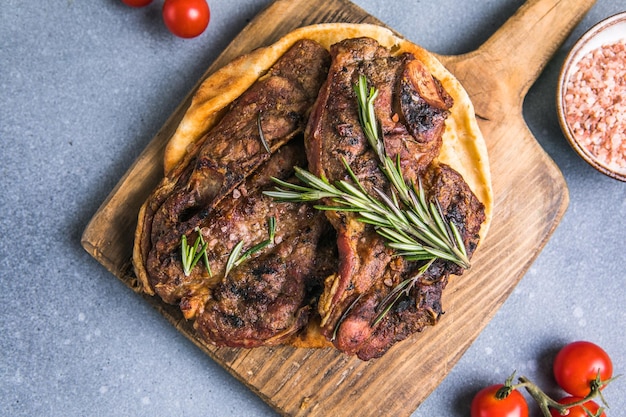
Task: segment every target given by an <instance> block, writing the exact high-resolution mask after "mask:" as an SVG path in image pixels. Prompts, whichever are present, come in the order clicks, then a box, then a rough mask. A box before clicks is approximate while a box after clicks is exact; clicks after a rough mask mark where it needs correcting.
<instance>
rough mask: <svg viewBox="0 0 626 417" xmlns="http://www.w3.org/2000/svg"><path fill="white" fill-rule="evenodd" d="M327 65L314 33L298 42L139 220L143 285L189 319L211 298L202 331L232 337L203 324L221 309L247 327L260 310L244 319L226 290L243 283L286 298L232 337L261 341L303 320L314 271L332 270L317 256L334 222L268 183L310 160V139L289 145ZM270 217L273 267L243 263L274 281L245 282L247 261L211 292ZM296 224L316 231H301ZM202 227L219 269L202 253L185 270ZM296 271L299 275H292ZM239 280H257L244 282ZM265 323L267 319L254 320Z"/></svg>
mask: <svg viewBox="0 0 626 417" xmlns="http://www.w3.org/2000/svg"><path fill="white" fill-rule="evenodd" d="M328 65H329V56H328V52H327V51H326V50H325V49H324V48H322V47H321V46H320V45H319V44H317V43H315V42H313V41H306V40H304V41H300V42H298V43H296V44H295V45H294V46H293V47H292V48H291V49H290V50H289V51H287V52H286V53H285V54H284V55H283V56H282V57H281V59H280V60H279V61H278V62H277V63H276V64H275V65H274V66H273V67H272V68H271V69H270V70H269V71H268V73H267V74H266V75H265V76H263V77H262V78H260V79H259V80H258V81H257V82H256V83H255V84H254V85H253V86H251V87H250V88H249V89H248V90H247V91H246V92H245V93H244V94H243V95H242V96H241V97H240V98H239V99H238V100H236V101H235V102H234V103H233V104H232V106H231V108H230V109H229V111H228V112H227V113H226V114H225V115H224V117H223V118H222V120H221V121H220V122H219V124H218V125H217V126H215V127H214V128H213V129H212V130H211V131H210V132H209V133H208V134H207V135H206V136H205V137H204V138H202V139H201V140H200V141H198V143H197V144H195V145H194V146H195V148H194V149H192V150H191V151H190V152H189V156H188V157H187V158H186V159H185V160H184V161H183V162H182V163H181V164H179V165H178V166H177V167H176V168H175V169H173V170H172V172H171V173H170V174H169V175H168V176H167V177H166V178H165V179H164V180H163V181H162V182H161V184H159V186H158V187H157V188H156V190H155V191H154V192H153V193H152V195H151V196H150V197H149V199H148V202H147V204H146V205H145V206H144V207H145V208H144V211H145V213H144V215H143V218H141V219H140V221H142V222H143V223H142V227H141V229H140V230H141V231H142V235H141V236H140V253H141V259H143V262H144V264H143V265H142V267H143V268H145V272H146V275H147V279H146V281H147V284H148V285H147V286H146V284H145V283H144V287H146V288H144V290H145V291H146V292H149V293H150V292H152V291H153V292H155V293H156V294H158V295H159V296H160V297H161V298H162V299H163V300H164V301H165V302H167V303H172V304H176V303H180V307H181V309H182V311H183V313H184V314H185V316H186V317H187V318H193V317H196V316H197V315H198V314H199V313H201V312H202V311H204V310H205V307H204V305H205V303H206V302H207V300H210V303H211V306H210V308H209V309H208V310H207V313H206V315H204V316H202V322H201V323H199V324H198V328H199V330H200V333H201V334H203V335H205V336H208V337H210V338H213V337H215V339H216V340H217V339H219V342H220V343H223V344H230V343H229V336H228V335H223V334H221V331H220V330H217V331H216V332H207V331H204V330H203V328H204V327H203V324H202V323H204V322H209V321H211V320H213V321H219V320H221V319H220V318H216V315H218V314H222V317H224V316H225V315H230V316H231V323H232V324H233V327H238V325H237V324H238V323H239V320H242V321H246V320H248V319H251V317H248V318H246V317H244V316H245V312H244V313H242V312H237V313H236V314H238V315H237V317H236V318H235V313H233V312H232V310H229V309H230V308H231V306H226V304H227V303H228V301H226V300H228V298H229V296H228V295H226V292H228V291H239V295H241V297H242V300H252V299H253V298H254V297H257V298H258V299H261V297H264V298H265V299H267V300H270V298H272V297H274V298H281V297H283V296H284V297H285V298H286V300H279V301H278V302H277V303H275V304H273V305H272V306H271V307H270V306H268V307H267V308H268V310H267V312H268V315H267V316H265V317H263V319H262V320H265V321H266V322H267V323H270V324H271V325H272V326H274V328H273V329H271V330H267V331H266V330H262V331H261V330H259V332H258V333H259V334H258V335H257V336H250V335H244V336H240V335H237V336H233V337H234V338H235V341H234V342H233V343H232V344H236V345H251V344H255V343H257V342H256V341H254V342H251V341H250V340H253V339H254V340H260V339H263V338H272V337H275V336H276V334H277V333H280V332H283V333H285V334H287V333H290V332H292V331H294V329H297V328H299V327H301V326H302V321H306V314H305V312H306V311H308V309H309V308H310V307H307V306H308V304H309V303H310V298H311V297H312V295H311V291H312V290H313V289H314V288H319V283H318V282H317V281H316V282H313V283H312V282H310V280H311V279H318V278H319V277H320V276H324V275H325V274H326V273H327V272H324V273H323V274H322V275H320V272H319V271H318V272H316V269H319V265H318V264H317V261H316V260H315V259H314V256H313V254H314V253H315V251H316V247H317V245H318V243H319V242H320V239H321V236H322V235H323V234H324V231H325V230H326V228H327V223H326V220H325V219H324V216H323V215H319V214H318V213H314V212H313V210H312V209H311V208H309V207H307V206H303V205H299V206H295V205H292V206H289V205H276V204H274V203H273V202H272V201H270V200H269V199H268V198H265V197H263V196H261V191H262V187H263V186H264V185H267V183H268V182H269V181H270V179H269V177H270V175H274V176H277V177H279V178H286V177H288V176H289V175H290V172H291V170H292V167H293V166H294V165H296V164H301V165H302V164H304V161H303V160H302V157H303V155H304V150H303V149H302V145H300V146H299V147H298V146H296V147H295V148H294V147H287V148H285V149H284V150H282V148H281V147H282V146H283V145H284V144H285V143H287V142H288V141H290V140H291V139H292V138H294V137H295V136H297V135H298V134H301V133H302V131H303V130H304V127H305V125H306V121H307V118H308V114H309V111H310V108H311V106H312V104H313V102H314V101H315V98H316V97H317V94H318V90H319V88H320V86H321V84H322V82H323V80H324V78H325V76H326V73H327V69H328ZM259 117H260V120H259ZM259 124H260V126H261V131H262V134H263V138H264V141H265V143H266V144H267V145H268V146H269V147H270V148H271V150H272V152H273V154H272V155H271V157H270V153H268V152H267V150H266V149H265V147H264V143H263V140H262V138H261V134H260V130H259ZM278 149H281V150H280V151H277V150H278ZM254 173H256V174H255V175H253V174H254ZM251 176H252V177H251ZM248 177H250V179H249V180H246V178H248ZM271 216H274V217H275V218H276V220H277V232H276V240H275V244H274V245H271V246H270V247H268V248H266V249H265V250H263V251H262V252H261V253H262V254H263V256H265V258H266V259H268V265H271V268H273V269H272V270H271V271H270V270H269V269H267V270H266V271H265V272H263V271H261V270H260V269H258V268H259V267H260V265H262V264H263V262H261V261H260V260H256V259H251V260H250V261H249V262H246V263H244V265H245V268H246V269H248V270H249V271H251V272H252V273H253V275H254V277H253V278H252V279H260V278H262V279H264V280H266V281H267V285H268V289H259V290H258V291H257V289H251V286H253V284H252V283H250V282H249V283H248V284H243V283H242V280H241V279H239V277H240V276H241V275H242V274H243V272H241V271H239V270H238V269H239V268H243V267H244V266H243V265H242V266H241V267H239V268H235V269H234V270H233V271H232V272H231V275H229V276H228V277H227V280H228V281H225V282H223V283H222V287H221V288H222V289H217V290H216V293H215V294H216V297H215V298H211V297H212V289H213V288H214V287H215V286H216V285H217V283H219V282H220V281H222V279H223V276H224V270H225V264H226V260H227V258H228V255H229V254H230V252H231V251H232V250H233V247H234V246H235V245H236V244H237V243H238V242H239V241H244V242H245V245H244V248H243V251H245V250H247V249H248V248H250V247H251V246H253V245H255V244H257V243H259V242H260V241H262V240H264V239H267V233H268V229H267V218H268V217H271ZM296 223H298V225H302V226H303V227H305V228H307V229H306V230H307V231H306V232H303V231H302V230H300V231H297V229H295V227H296V226H295V224H296ZM198 231H200V233H202V235H203V237H204V239H205V241H206V242H207V244H208V249H207V255H208V258H209V264H210V266H211V270H212V271H211V272H212V275H211V276H210V275H209V273H208V271H207V270H206V268H205V267H204V265H203V263H202V262H199V263H198V264H197V265H196V266H195V267H194V268H193V270H192V271H191V273H190V274H189V275H188V276H187V275H185V274H184V272H183V269H182V263H181V253H180V243H181V236H183V235H185V236H187V238H188V240H189V242H191V243H193V242H194V241H195V239H196V237H197V234H198ZM296 235H297V236H296ZM278 242H280V243H278ZM269 259H271V261H269ZM329 264H332V261H331V262H330V263H329ZM250 268H253V269H250ZM254 268H256V269H254ZM291 278H293V280H294V282H289V283H287V281H288V280H290V279H291ZM238 285H239V286H240V287H241V286H243V285H248V287H247V289H245V290H244V289H240V290H236V289H235V287H236V286H238ZM269 286H273V288H271V289H269ZM226 287H228V288H226ZM255 291H257V292H256V293H255ZM244 292H245V294H244ZM255 294H256V295H255ZM220 303H221V304H220ZM279 304H280V305H279ZM287 304H288V305H287ZM272 309H274V311H270V310H272ZM250 311H252V308H251V309H250ZM218 312H221V313H218ZM211 314H213V316H211ZM257 325H258V328H259V329H260V328H261V327H262V326H261V325H260V324H257V323H255V324H254V326H257ZM228 331H230V330H224V332H228ZM218 333H219V335H218ZM232 334H233V335H234V334H235V333H234V332H233V333H232Z"/></svg>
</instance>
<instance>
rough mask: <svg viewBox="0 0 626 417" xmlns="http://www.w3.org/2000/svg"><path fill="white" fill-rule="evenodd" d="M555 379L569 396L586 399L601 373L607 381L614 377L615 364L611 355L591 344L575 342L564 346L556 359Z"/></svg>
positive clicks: (601, 377)
mask: <svg viewBox="0 0 626 417" xmlns="http://www.w3.org/2000/svg"><path fill="white" fill-rule="evenodd" d="M553 370H554V378H555V379H556V382H557V383H558V384H559V386H560V387H561V388H563V389H564V390H565V392H567V393H568V394H571V395H574V396H577V397H586V396H587V394H589V392H590V391H591V386H590V384H591V382H592V381H594V380H595V379H596V377H597V375H598V372H599V373H600V379H601V380H602V381H605V380H607V379H610V378H611V377H612V376H613V364H612V363H611V358H609V355H608V354H607V353H606V352H605V351H604V350H603V349H602V348H601V347H600V346H598V345H596V344H594V343H591V342H584V341H580V342H573V343H570V344H568V345H566V346H564V347H563V348H562V349H561V350H560V351H559V353H558V354H557V355H556V358H555V359H554V366H553Z"/></svg>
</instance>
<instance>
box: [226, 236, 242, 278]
mask: <svg viewBox="0 0 626 417" xmlns="http://www.w3.org/2000/svg"><path fill="white" fill-rule="evenodd" d="M243 244H244V242H243V240H242V241H240V242H239V243H237V244H236V245H235V247H234V248H233V250H232V251H231V252H230V255H228V260H227V261H226V267H225V268H224V278H226V277H227V276H228V274H229V273H230V271H231V270H232V269H233V267H234V266H235V262H237V259H239V254H240V253H241V249H242V248H243Z"/></svg>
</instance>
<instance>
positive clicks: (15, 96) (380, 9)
mask: <svg viewBox="0 0 626 417" xmlns="http://www.w3.org/2000/svg"><path fill="white" fill-rule="evenodd" d="M355 3H356V4H358V5H360V6H361V7H363V8H364V9H366V10H367V11H369V12H370V13H371V14H373V15H374V16H376V17H378V18H380V19H381V20H383V21H384V22H385V23H387V24H388V25H390V26H392V27H393V28H395V29H396V30H397V31H399V32H400V33H402V34H404V35H405V36H406V37H407V38H409V39H411V40H413V41H414V42H416V43H419V44H421V45H423V46H425V47H426V48H428V49H430V50H432V51H434V52H437V53H442V54H458V53H463V52H468V51H471V50H473V49H475V48H476V47H478V46H479V45H480V44H481V43H482V42H484V41H485V40H486V39H487V38H488V37H489V36H490V35H491V34H492V33H493V31H494V30H495V29H496V28H498V27H499V26H500V25H501V24H502V23H504V22H505V21H506V19H507V18H508V17H509V16H511V15H512V14H513V13H514V12H515V11H516V10H517V8H518V7H519V6H520V5H521V4H522V3H523V2H522V1H521V0H498V1H496V0H489V1H484V0H467V1H464V2H459V1H457V0H440V1H436V2H435V1H413V2H406V4H405V5H403V6H402V10H399V6H398V3H397V2H391V1H388V0H355ZM267 4H269V0H263V1H257V0H238V1H236V2H235V1H231V0H210V6H211V11H212V21H211V24H210V26H209V28H208V30H207V32H205V34H204V35H202V36H201V37H199V38H197V39H194V40H181V39H177V38H174V37H173V36H171V35H169V33H168V32H167V31H166V29H165V28H164V27H163V25H162V23H161V20H160V11H159V10H160V9H159V6H160V1H158V0H155V3H154V4H153V5H152V6H150V7H148V8H145V9H139V10H134V9H130V8H128V7H125V6H124V5H122V4H121V3H120V2H119V1H117V0H100V1H81V0H50V1H45V2H44V1H41V0H19V1H18V0H3V1H2V7H0V144H1V150H0V154H1V155H2V164H1V166H0V172H1V174H0V352H1V354H0V415H2V416H44V415H45V416H122V415H134V416H143V415H146V416H147V415H149V416H154V417H156V416H273V415H275V413H274V411H273V410H271V409H270V408H269V407H268V406H267V405H265V404H264V403H263V402H262V401H261V400H260V399H258V398H257V397H256V396H255V395H254V394H252V393H251V392H250V391H249V390H248V389H247V388H246V387H244V386H243V385H241V384H240V383H239V382H237V381H236V380H235V379H234V378H232V377H231V376H230V375H229V374H228V373H227V372H226V371H224V370H223V369H222V368H220V367H219V366H218V365H216V364H215V363H214V362H213V361H212V360H211V359H210V358H208V357H207V356H205V355H204V354H203V353H202V352H201V351H199V350H198V349H197V348H196V347H195V346H194V345H193V344H192V343H190V342H189V341H188V340H186V339H185V338H184V337H183V336H181V335H180V334H179V333H178V332H177V331H176V330H175V329H174V328H173V327H172V326H171V325H169V323H167V322H166V321H165V320H164V319H163V318H162V317H161V316H160V315H159V314H158V313H157V312H156V311H154V310H153V309H152V308H151V307H149V306H148V305H146V303H145V302H143V301H142V299H141V298H139V297H137V296H136V295H135V294H133V293H132V292H131V291H130V290H128V289H127V288H126V287H125V286H124V285H123V284H122V283H121V282H119V281H118V280H117V279H116V278H114V277H113V276H112V275H111V274H109V273H108V272H107V271H106V270H105V269H104V268H103V267H101V266H100V265H99V264H98V263H97V262H96V261H95V260H94V259H92V258H91V257H90V256H89V255H88V254H87V253H86V252H85V251H84V250H83V249H82V248H81V246H80V235H81V233H82V231H83V229H84V227H85V226H86V224H87V222H88V221H89V219H90V218H91V216H92V215H93V214H94V212H95V211H96V210H97V208H98V206H99V205H100V203H101V202H102V201H103V200H104V199H105V198H106V196H107V195H108V193H109V192H110V191H111V190H112V188H113V187H114V186H115V184H116V183H117V181H118V180H119V179H120V177H121V176H122V175H123V174H124V172H125V171H126V170H127V169H128V167H129V166H130V165H131V163H132V161H133V160H134V159H135V158H136V157H137V156H138V155H139V153H140V152H141V150H142V149H143V148H144V147H145V146H146V145H147V143H148V142H149V141H150V139H151V138H152V137H153V136H154V134H155V133H156V132H157V131H158V130H159V128H160V127H161V126H162V124H163V123H164V122H165V121H166V119H167V117H168V115H169V114H170V113H171V112H172V110H173V109H174V108H176V106H177V105H178V104H179V103H180V101H181V100H182V99H183V97H184V96H185V95H186V94H187V92H188V91H189V90H190V89H191V87H192V86H193V85H194V84H195V82H196V80H197V79H198V78H199V77H200V75H201V74H202V73H203V72H204V70H205V69H206V68H207V67H208V65H209V64H210V63H211V62H212V61H213V59H214V58H215V57H216V56H217V55H218V54H219V52H220V51H221V50H222V49H223V48H224V47H225V46H226V45H227V44H228V43H229V41H230V40H231V39H232V38H233V37H234V36H235V34H236V33H237V32H238V31H239V30H240V29H241V28H243V27H244V26H245V25H246V23H247V22H248V21H249V19H251V18H252V17H253V16H254V15H255V14H256V13H257V12H258V11H259V10H261V9H262V8H263V7H264V6H265V5H267ZM409 4H410V5H409ZM623 10H626V1H625V0H598V1H597V4H596V5H595V6H594V7H593V9H592V10H591V12H590V13H589V14H588V15H587V16H586V18H585V19H584V20H583V21H582V23H581V24H580V25H579V26H578V27H577V28H576V29H575V31H574V32H573V34H572V36H571V37H570V38H569V39H568V40H567V41H566V43H565V44H564V45H563V47H562V48H561V49H560V50H559V51H558V53H557V54H556V55H555V56H554V58H553V59H552V61H551V62H550V63H549V65H548V66H547V68H546V70H545V71H544V73H543V74H542V75H541V77H540V78H539V80H538V81H537V82H536V84H535V85H534V86H533V87H532V89H531V91H530V92H529V94H528V96H527V98H526V101H525V108H524V110H525V117H526V120H527V122H528V124H529V126H530V128H531V130H532V131H533V133H534V134H535V136H536V137H537V139H538V140H539V142H540V143H541V145H542V146H543V147H544V149H545V150H546V151H547V152H548V153H549V155H550V156H551V157H552V158H553V159H554V160H555V161H556V163H557V164H558V166H559V167H560V169H561V170H562V172H563V174H564V176H565V178H566V180H567V183H568V186H569V190H570V199H571V202H570V205H569V209H568V211H567V212H566V214H565V216H564V218H563V220H562V222H561V224H560V226H559V227H558V228H557V230H556V232H555V233H554V235H553V237H552V239H551V240H550V241H549V242H548V244H547V246H546V247H545V249H544V250H543V252H542V253H541V254H540V256H539V257H538V259H537V260H536V262H534V264H533V265H532V266H531V267H530V269H529V271H528V273H527V274H526V275H525V276H524V278H523V279H522V281H521V282H520V284H519V285H518V286H517V288H516V289H515V290H514V292H513V294H512V295H511V296H510V297H509V298H508V300H507V301H506V303H505V304H504V306H503V307H502V308H501V309H500V310H499V311H498V312H497V314H496V315H495V318H494V319H493V320H492V321H491V322H490V324H489V325H488V326H487V328H486V329H485V331H484V332H483V333H482V334H481V335H480V336H479V338H478V339H477V340H476V341H475V343H474V344H473V345H472V346H471V347H470V349H469V350H468V351H467V352H466V354H465V355H464V356H463V357H462V359H461V360H460V361H459V362H458V364H457V365H456V366H455V367H454V368H453V369H452V370H451V372H450V373H449V375H448V377H447V378H446V379H445V380H444V381H443V383H442V384H441V385H440V386H439V387H438V388H437V389H436V390H435V391H434V392H433V393H432V395H431V396H430V397H428V398H427V399H426V401H425V402H424V403H423V404H422V405H421V406H420V407H419V408H418V409H417V410H416V411H415V413H414V414H413V415H414V416H416V417H425V416H467V415H469V411H468V410H469V402H470V400H471V398H472V396H473V395H474V393H475V392H476V391H477V390H478V389H480V388H481V387H482V386H484V385H487V384H491V383H495V382H501V381H503V380H504V379H505V378H506V377H507V376H508V375H509V374H510V373H511V372H512V371H513V370H517V371H518V372H519V373H523V374H525V375H527V376H529V377H530V378H532V379H534V380H536V381H537V382H539V383H540V384H543V385H544V386H545V387H546V388H548V387H552V386H553V382H552V380H551V377H550V363H551V359H552V357H553V355H554V352H555V350H556V349H557V348H558V346H560V345H562V344H563V343H566V342H568V341H572V340H577V339H587V340H591V341H595V342H596V343H598V344H600V345H602V346H603V347H605V349H606V350H607V351H608V352H609V353H610V354H611V356H612V357H613V359H614V362H615V368H616V373H621V374H625V373H626V312H625V308H624V307H625V305H626V304H625V303H626V285H625V284H626V267H625V261H626V253H625V248H626V244H625V237H624V236H625V232H626V184H624V183H620V182H618V181H615V180H612V179H609V178H608V177H605V176H603V175H602V174H600V173H598V172H596V171H595V170H593V169H592V168H590V167H589V166H587V165H586V164H585V162H583V161H582V159H580V158H579V157H578V156H576V154H575V153H574V152H573V151H572V150H571V149H570V148H569V146H568V145H567V143H566V141H565V139H564V138H563V136H562V134H561V132H560V130H559V127H558V123H557V119H556V113H555V108H554V101H555V98H554V94H555V89H556V80H557V75H558V71H559V67H560V65H561V63H562V61H563V59H564V57H565V54H566V53H567V51H568V50H569V48H570V47H571V45H572V42H573V39H574V38H576V37H578V36H580V35H581V34H582V32H583V31H584V30H585V29H586V28H589V27H590V26H591V25H593V24H594V23H596V22H597V21H599V20H601V19H602V18H604V17H607V16H610V15H612V14H614V13H616V12H619V11H623ZM418 14H421V15H422V16H428V18H423V17H421V18H419V19H416V16H418ZM416 21H419V22H422V23H421V24H416V23H415V22H416ZM549 390H550V391H551V392H554V393H556V394H557V395H558V391H556V390H554V389H553V388H549ZM624 392H626V379H624V378H622V379H619V380H617V381H616V382H615V383H614V384H613V385H612V386H610V387H609V388H608V389H607V392H606V398H607V400H608V401H609V403H610V405H611V409H610V410H609V412H608V415H609V416H610V417H611V416H612V417H615V416H621V415H624V410H626V396H624Z"/></svg>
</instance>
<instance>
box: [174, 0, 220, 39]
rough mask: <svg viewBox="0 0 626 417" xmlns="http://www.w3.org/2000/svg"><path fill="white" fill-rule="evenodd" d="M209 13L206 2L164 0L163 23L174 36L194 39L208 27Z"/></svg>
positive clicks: (203, 0)
mask: <svg viewBox="0 0 626 417" xmlns="http://www.w3.org/2000/svg"><path fill="white" fill-rule="evenodd" d="M210 19H211V12H210V10H209V5H208V4H207V2H206V0H165V2H164V3H163V21H164V22H165V26H167V28H168V29H169V30H170V32H172V33H173V34H174V35H176V36H179V37H181V38H195V37H196V36H198V35H200V34H201V33H202V32H204V30H205V29H206V27H207V26H208V25H209V20H210Z"/></svg>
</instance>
